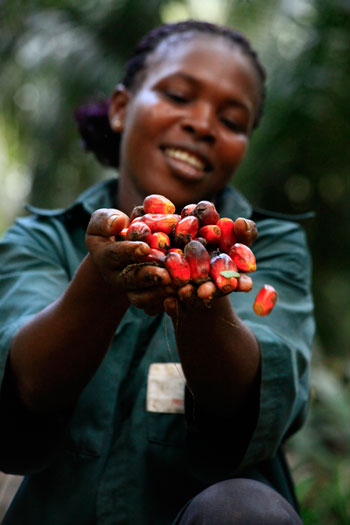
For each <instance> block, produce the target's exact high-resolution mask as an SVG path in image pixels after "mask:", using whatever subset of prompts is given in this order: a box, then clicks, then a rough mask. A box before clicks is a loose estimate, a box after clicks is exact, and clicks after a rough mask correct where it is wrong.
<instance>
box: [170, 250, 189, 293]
mask: <svg viewBox="0 0 350 525" xmlns="http://www.w3.org/2000/svg"><path fill="white" fill-rule="evenodd" d="M164 266H165V268H166V269H167V270H168V272H169V274H170V277H171V280H172V282H173V284H174V285H175V286H177V287H180V286H185V284H187V283H188V282H189V281H190V279H191V268H190V265H189V263H188V262H187V260H186V259H185V257H184V256H183V255H182V254H180V253H177V252H169V253H168V254H167V256H166V257H165V261H164Z"/></svg>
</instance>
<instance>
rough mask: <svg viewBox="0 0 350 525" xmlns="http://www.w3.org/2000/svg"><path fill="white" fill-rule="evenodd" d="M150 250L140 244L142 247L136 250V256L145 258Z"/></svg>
mask: <svg viewBox="0 0 350 525" xmlns="http://www.w3.org/2000/svg"><path fill="white" fill-rule="evenodd" d="M148 251H149V250H148V248H147V246H145V245H143V244H140V246H138V247H137V248H136V250H135V255H136V256H137V257H143V256H144V255H147V254H148Z"/></svg>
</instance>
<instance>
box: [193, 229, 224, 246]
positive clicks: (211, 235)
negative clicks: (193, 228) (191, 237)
mask: <svg viewBox="0 0 350 525" xmlns="http://www.w3.org/2000/svg"><path fill="white" fill-rule="evenodd" d="M198 235H199V237H202V238H203V239H205V240H206V241H207V243H208V244H215V245H217V244H219V242H220V237H221V230H220V228H219V227H218V226H216V224H207V225H206V226H202V227H201V228H200V230H199V232H198Z"/></svg>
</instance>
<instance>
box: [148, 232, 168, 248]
mask: <svg viewBox="0 0 350 525" xmlns="http://www.w3.org/2000/svg"><path fill="white" fill-rule="evenodd" d="M149 245H150V247H151V248H154V249H156V250H160V251H161V252H164V253H166V252H167V251H168V249H169V248H170V239H169V237H168V235H167V234H166V233H164V232H154V233H152V235H151V240H150V243H149Z"/></svg>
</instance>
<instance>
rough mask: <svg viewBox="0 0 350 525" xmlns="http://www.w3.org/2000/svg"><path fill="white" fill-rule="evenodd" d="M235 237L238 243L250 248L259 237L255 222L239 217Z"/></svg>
mask: <svg viewBox="0 0 350 525" xmlns="http://www.w3.org/2000/svg"><path fill="white" fill-rule="evenodd" d="M235 235H236V238H237V242H241V243H242V244H246V245H247V246H250V245H251V244H252V243H253V242H254V241H255V239H256V238H257V236H258V229H257V227H256V224H255V222H254V221H251V220H250V219H244V218H243V217H239V218H238V219H236V220H235Z"/></svg>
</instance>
